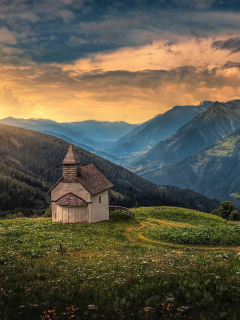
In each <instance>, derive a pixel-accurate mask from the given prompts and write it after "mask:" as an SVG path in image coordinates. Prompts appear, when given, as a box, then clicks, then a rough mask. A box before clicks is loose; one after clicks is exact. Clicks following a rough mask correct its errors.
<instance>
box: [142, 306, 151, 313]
mask: <svg viewBox="0 0 240 320" xmlns="http://www.w3.org/2000/svg"><path fill="white" fill-rule="evenodd" d="M152 309H153V308H152V307H145V308H143V310H144V311H145V312H149V311H152Z"/></svg>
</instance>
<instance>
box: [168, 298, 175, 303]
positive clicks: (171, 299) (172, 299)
mask: <svg viewBox="0 0 240 320" xmlns="http://www.w3.org/2000/svg"><path fill="white" fill-rule="evenodd" d="M174 300H175V298H173V297H169V298H167V302H174Z"/></svg>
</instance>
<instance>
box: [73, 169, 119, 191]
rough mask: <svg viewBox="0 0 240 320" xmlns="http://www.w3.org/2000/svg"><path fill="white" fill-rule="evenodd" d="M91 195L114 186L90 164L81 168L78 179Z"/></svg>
mask: <svg viewBox="0 0 240 320" xmlns="http://www.w3.org/2000/svg"><path fill="white" fill-rule="evenodd" d="M76 179H77V181H79V182H80V183H81V184H82V185H83V186H84V187H85V188H86V189H87V190H88V191H89V192H90V193H91V195H94V194H97V193H99V192H102V191H104V190H107V189H109V188H112V187H113V184H112V183H111V182H110V181H109V180H108V179H107V178H106V177H105V176H104V175H103V174H102V173H101V172H100V171H99V170H98V169H97V168H96V167H95V166H94V164H89V165H87V166H84V167H82V168H81V175H80V176H79V177H77V178H76Z"/></svg>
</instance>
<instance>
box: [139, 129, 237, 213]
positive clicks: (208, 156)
mask: <svg viewBox="0 0 240 320" xmlns="http://www.w3.org/2000/svg"><path fill="white" fill-rule="evenodd" d="M143 177H145V178H146V179H149V180H151V181H154V182H156V183H160V184H171V185H175V186H178V187H180V188H190V189H192V190H194V191H196V192H200V193H202V194H205V195H207V196H208V197H211V198H218V199H220V200H230V201H231V202H233V203H234V204H235V205H236V206H237V207H240V203H239V202H238V201H237V200H235V197H236V196H239V195H238V194H236V191H240V129H238V130H236V131H234V132H233V133H232V134H231V135H229V136H228V137H227V138H225V139H223V140H221V141H218V142H216V143H215V144H212V145H210V146H208V147H206V148H204V149H201V150H200V151H198V152H197V153H195V154H194V155H192V156H190V157H188V158H186V159H184V160H182V161H180V162H176V163H173V164H170V165H167V166H163V167H162V168H160V169H157V170H154V171H151V172H148V173H146V174H144V175H143Z"/></svg>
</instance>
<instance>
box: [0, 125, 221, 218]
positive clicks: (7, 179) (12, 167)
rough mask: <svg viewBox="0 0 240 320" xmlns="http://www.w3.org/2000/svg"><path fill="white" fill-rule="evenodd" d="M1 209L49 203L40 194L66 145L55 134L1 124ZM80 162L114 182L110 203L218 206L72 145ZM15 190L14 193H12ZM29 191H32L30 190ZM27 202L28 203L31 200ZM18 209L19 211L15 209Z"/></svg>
mask: <svg viewBox="0 0 240 320" xmlns="http://www.w3.org/2000/svg"><path fill="white" fill-rule="evenodd" d="M0 139H1V144H0V155H1V163H0V164H1V166H0V185H1V186H2V187H1V189H0V212H2V214H3V215H4V212H6V211H7V210H11V211H14V210H23V211H24V212H25V211H26V210H27V209H29V210H32V209H39V210H41V209H44V208H46V207H47V204H48V203H49V198H47V197H46V194H45V192H46V191H47V189H48V188H49V187H50V186H51V185H52V184H54V183H55V182H56V181H57V180H58V179H59V177H60V176H61V174H62V160H63V158H64V156H65V154H66V152H67V149H68V143H67V142H65V141H63V140H60V139H58V138H55V137H52V136H49V135H46V134H42V133H39V132H35V131H29V130H25V129H21V128H16V127H11V126H7V125H0ZM75 150H76V153H77V154H78V156H79V157H80V159H81V161H82V165H87V164H90V163H93V164H94V165H95V166H96V167H97V168H98V169H99V170H100V171H101V172H102V173H103V174H104V175H105V176H106V177H107V178H108V179H109V180H110V181H111V182H112V183H113V184H114V188H113V192H112V194H111V198H110V202H111V204H113V205H114V204H116V205H123V206H127V207H131V206H135V204H136V203H137V204H138V205H141V206H142V205H144V206H149V205H174V206H182V207H189V208H194V209H196V208H197V203H198V202H200V203H202V205H203V210H205V211H206V212H210V211H212V210H213V209H215V208H217V207H218V206H219V202H218V201H216V200H211V199H209V198H207V197H204V196H202V195H201V194H196V193H195V192H193V191H190V190H181V189H179V188H176V187H170V186H169V187H166V188H158V186H157V185H155V184H153V183H151V182H149V181H146V180H144V179H143V178H141V177H139V176H137V175H135V174H134V173H132V172H131V171H129V170H127V169H125V168H123V167H121V166H118V165H115V164H113V163H111V162H109V161H107V160H105V159H102V158H99V157H98V156H96V155H94V154H92V153H90V152H88V151H85V150H83V149H81V148H78V147H75ZM14 190H17V191H14ZM30 191H31V192H30ZM30 200H31V201H30ZM17 212H18V211H17Z"/></svg>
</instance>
